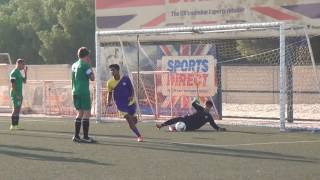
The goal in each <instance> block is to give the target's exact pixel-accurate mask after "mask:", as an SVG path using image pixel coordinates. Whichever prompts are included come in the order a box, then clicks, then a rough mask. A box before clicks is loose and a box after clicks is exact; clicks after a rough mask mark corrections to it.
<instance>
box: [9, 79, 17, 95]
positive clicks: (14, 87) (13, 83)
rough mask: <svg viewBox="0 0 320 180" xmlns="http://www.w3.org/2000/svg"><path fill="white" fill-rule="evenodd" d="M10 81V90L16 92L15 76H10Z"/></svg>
mask: <svg viewBox="0 0 320 180" xmlns="http://www.w3.org/2000/svg"><path fill="white" fill-rule="evenodd" d="M10 82H11V89H12V91H13V92H14V93H15V94H17V86H16V78H15V77H11V78H10Z"/></svg>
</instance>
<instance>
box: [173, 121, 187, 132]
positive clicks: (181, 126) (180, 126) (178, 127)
mask: <svg viewBox="0 0 320 180" xmlns="http://www.w3.org/2000/svg"><path fill="white" fill-rule="evenodd" d="M175 128H176V130H177V131H178V132H182V131H185V130H186V128H187V127H186V124H185V123H184V122H181V121H180V122H177V123H176V125H175Z"/></svg>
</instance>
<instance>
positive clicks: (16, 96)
mask: <svg viewBox="0 0 320 180" xmlns="http://www.w3.org/2000/svg"><path fill="white" fill-rule="evenodd" d="M22 70H24V75H22V74H21V71H22ZM27 71H28V68H27V66H25V62H24V60H23V59H17V61H16V67H15V68H14V69H13V70H12V71H11V73H10V81H11V90H10V97H11V101H12V104H13V110H12V114H11V126H10V130H19V129H21V128H20V127H19V114H20V110H21V105H22V100H23V96H22V87H23V85H22V84H23V83H26V82H27Z"/></svg>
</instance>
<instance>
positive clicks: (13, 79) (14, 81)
mask: <svg viewBox="0 0 320 180" xmlns="http://www.w3.org/2000/svg"><path fill="white" fill-rule="evenodd" d="M10 81H11V88H12V91H13V92H14V94H16V97H17V99H21V97H20V96H18V95H17V94H18V93H17V85H16V78H15V77H14V76H11V77H10Z"/></svg>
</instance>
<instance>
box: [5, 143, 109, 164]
mask: <svg viewBox="0 0 320 180" xmlns="http://www.w3.org/2000/svg"><path fill="white" fill-rule="evenodd" d="M28 151H29V152H28ZM32 151H36V152H32ZM40 153H62V154H65V153H69V152H62V151H61V152H60V151H54V150H51V149H45V148H30V147H24V146H16V145H0V154H4V155H8V156H12V157H15V158H24V159H31V160H39V161H54V162H66V163H68V162H69V163H86V164H94V165H102V166H110V165H111V164H107V163H100V162H97V161H94V160H89V159H83V158H73V157H63V156H52V155H43V154H40Z"/></svg>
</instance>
